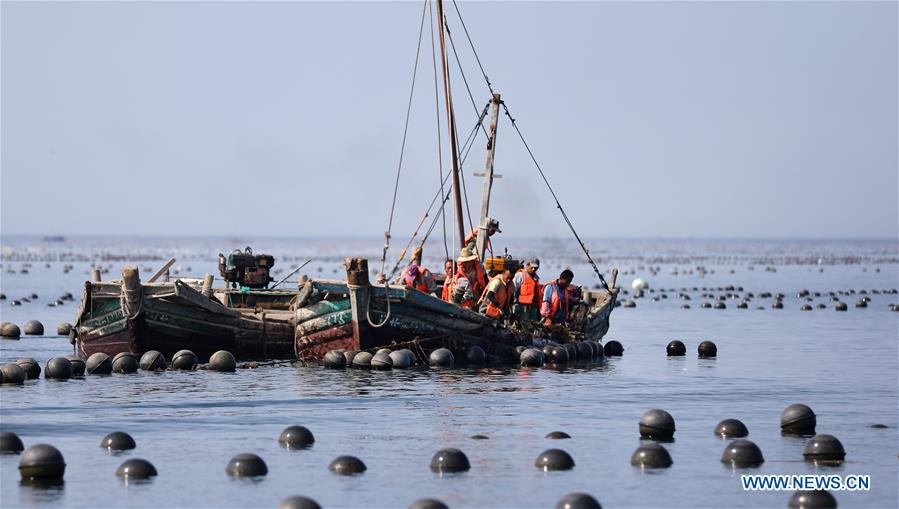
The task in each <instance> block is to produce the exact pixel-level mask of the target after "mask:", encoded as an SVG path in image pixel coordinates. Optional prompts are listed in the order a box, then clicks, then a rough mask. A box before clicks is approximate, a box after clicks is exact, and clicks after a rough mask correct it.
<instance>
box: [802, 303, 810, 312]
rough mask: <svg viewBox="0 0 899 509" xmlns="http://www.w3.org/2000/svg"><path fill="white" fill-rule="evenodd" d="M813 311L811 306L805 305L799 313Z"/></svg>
mask: <svg viewBox="0 0 899 509" xmlns="http://www.w3.org/2000/svg"><path fill="white" fill-rule="evenodd" d="M811 310H812V306H811V304H803V305H802V307H801V308H799V311H811Z"/></svg>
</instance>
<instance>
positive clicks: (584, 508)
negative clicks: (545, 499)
mask: <svg viewBox="0 0 899 509" xmlns="http://www.w3.org/2000/svg"><path fill="white" fill-rule="evenodd" d="M556 509H602V506H601V505H599V502H598V501H597V500H596V499H595V498H593V497H591V496H590V495H588V494H586V493H569V494H567V495H565V496H564V497H562V498H561V499H560V500H559V501H558V502H556Z"/></svg>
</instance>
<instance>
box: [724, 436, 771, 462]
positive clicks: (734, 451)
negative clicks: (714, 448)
mask: <svg viewBox="0 0 899 509" xmlns="http://www.w3.org/2000/svg"><path fill="white" fill-rule="evenodd" d="M721 462H722V463H725V464H727V465H730V466H731V467H733V468H746V467H757V466H759V465H761V464H762V463H764V462H765V458H764V457H763V456H762V451H761V449H759V446H757V445H755V443H754V442H752V441H750V440H746V439H744V438H738V439H736V440H734V441H733V442H731V443H729V444H727V447H725V448H724V452H722V453H721Z"/></svg>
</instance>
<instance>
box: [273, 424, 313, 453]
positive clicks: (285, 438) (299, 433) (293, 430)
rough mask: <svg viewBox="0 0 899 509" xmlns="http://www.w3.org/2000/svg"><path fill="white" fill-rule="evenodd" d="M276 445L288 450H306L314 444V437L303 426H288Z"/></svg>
mask: <svg viewBox="0 0 899 509" xmlns="http://www.w3.org/2000/svg"><path fill="white" fill-rule="evenodd" d="M278 443H279V444H281V446H282V447H286V448H288V449H307V448H309V447H312V444H314V443H315V437H314V436H313V435H312V432H311V431H309V428H306V427H305V426H288V427H286V428H284V431H282V432H281V436H279V437H278Z"/></svg>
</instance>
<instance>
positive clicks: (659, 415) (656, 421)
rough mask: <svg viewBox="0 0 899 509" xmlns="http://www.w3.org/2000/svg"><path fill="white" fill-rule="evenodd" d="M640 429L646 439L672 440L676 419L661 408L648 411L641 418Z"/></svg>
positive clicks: (641, 434)
mask: <svg viewBox="0 0 899 509" xmlns="http://www.w3.org/2000/svg"><path fill="white" fill-rule="evenodd" d="M639 429H640V436H642V437H644V438H663V439H664V438H671V437H672V436H674V431H675V428H674V417H672V416H671V414H669V413H668V412H666V411H664V410H662V409H659V408H654V409H652V410H647V411H646V412H645V413H644V414H643V415H642V416H641V417H640V422H639Z"/></svg>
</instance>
